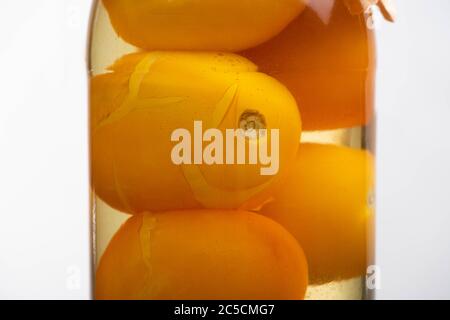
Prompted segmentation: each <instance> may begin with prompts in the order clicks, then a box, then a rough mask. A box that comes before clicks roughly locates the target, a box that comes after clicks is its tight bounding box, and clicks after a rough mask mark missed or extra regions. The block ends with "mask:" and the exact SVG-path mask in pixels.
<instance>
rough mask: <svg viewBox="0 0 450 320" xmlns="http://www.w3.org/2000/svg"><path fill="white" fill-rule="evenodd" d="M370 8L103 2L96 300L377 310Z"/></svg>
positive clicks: (325, 3) (345, 0) (98, 33)
mask: <svg viewBox="0 0 450 320" xmlns="http://www.w3.org/2000/svg"><path fill="white" fill-rule="evenodd" d="M376 2H378V1H376V0H375V1H359V0H357V1H356V0H310V1H304V0H277V1H274V0H258V1H255V0H252V1H243V0H239V1H235V0H226V1H222V0H215V1H210V0H204V1H189V0H188V1H186V0H184V1H177V0H174V1H170V2H168V1H162V0H159V1H158V0H156V1H145V0H135V1H128V0H102V1H97V2H96V3H94V9H93V18H92V23H91V41H90V53H89V60H90V61H89V77H90V119H91V120H90V126H91V127H90V139H91V187H92V195H93V196H92V199H93V201H92V215H93V225H94V246H93V252H94V259H93V260H94V263H95V266H94V268H95V298H97V299H152V300H154V299H156V300H158V299H181V300H185V299H186V300H192V299H206V300H210V299H226V300H230V299H231V300H236V299H250V300H256V299H273V300H278V299H289V300H290V299H295V300H297V299H363V298H370V297H371V292H370V290H369V289H371V288H367V286H366V281H365V278H366V271H367V268H368V266H370V265H372V264H374V228H375V224H374V219H375V206H374V190H375V185H374V183H375V181H374V166H375V165H374V155H375V153H374V147H375V143H374V128H375V126H374V121H375V111H374V94H375V40H374V31H373V28H371V27H372V24H371V23H370V22H371V21H372V20H371V17H372V10H373V7H372V6H369V4H374V3H376ZM378 4H379V5H380V7H381V8H382V12H383V13H384V14H385V16H386V17H388V18H390V15H389V14H390V13H391V11H390V10H389V6H387V5H386V4H387V1H380V2H379V3H378Z"/></svg>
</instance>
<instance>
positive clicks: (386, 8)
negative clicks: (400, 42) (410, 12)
mask: <svg viewBox="0 0 450 320" xmlns="http://www.w3.org/2000/svg"><path fill="white" fill-rule="evenodd" d="M345 3H346V5H347V7H348V9H349V10H350V12H351V13H352V14H361V13H364V12H367V11H368V10H370V8H371V7H372V6H374V5H377V6H378V7H379V8H380V10H381V13H382V14H383V16H384V18H385V19H386V20H388V21H390V22H394V21H395V20H396V17H397V9H396V6H395V0H345Z"/></svg>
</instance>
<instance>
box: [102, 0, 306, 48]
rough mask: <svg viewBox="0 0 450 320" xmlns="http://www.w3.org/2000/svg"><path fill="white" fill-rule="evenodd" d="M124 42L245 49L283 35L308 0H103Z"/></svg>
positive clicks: (145, 44)
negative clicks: (285, 28)
mask: <svg viewBox="0 0 450 320" xmlns="http://www.w3.org/2000/svg"><path fill="white" fill-rule="evenodd" d="M103 4H104V6H105V8H106V10H107V11H108V14H109V17H110V20H111V23H112V25H113V27H114V29H115V30H116V32H117V34H118V35H119V36H120V37H122V38H123V39H124V40H125V41H127V42H129V43H131V44H133V45H135V46H137V47H139V48H143V49H147V50H203V51H206V50H208V51H230V52H234V51H237V50H244V49H247V48H251V47H253V46H256V45H258V44H260V43H262V42H264V41H267V40H268V39H270V38H271V37H273V36H275V35H276V34H277V33H279V32H280V31H281V30H282V29H283V28H284V27H285V26H286V25H287V24H288V23H289V22H291V21H292V20H293V19H294V18H295V17H296V16H297V15H298V14H299V13H300V12H301V11H302V10H303V8H304V6H305V5H304V0H277V1H273V0H202V1H198V0H172V1H167V0H150V1H149V0H133V1H130V0H103Z"/></svg>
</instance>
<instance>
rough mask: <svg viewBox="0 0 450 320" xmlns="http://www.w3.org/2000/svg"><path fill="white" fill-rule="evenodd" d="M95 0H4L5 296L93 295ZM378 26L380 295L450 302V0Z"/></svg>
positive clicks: (0, 100)
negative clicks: (91, 54)
mask: <svg viewBox="0 0 450 320" xmlns="http://www.w3.org/2000/svg"><path fill="white" fill-rule="evenodd" d="M90 6H91V1H90V0H0V298H4V299H5V298H6V299H13V298H54V299H88V298H89V297H90V269H89V265H90V262H89V214H88V174H87V168H88V166H87V157H88V155H87V90H86V64H85V56H86V36H87V28H88V20H89V11H90ZM398 11H399V17H398V22H397V23H396V24H395V25H391V24H387V23H382V24H379V26H378V41H379V77H378V78H379V79H378V110H379V119H378V120H379V128H378V129H379V130H378V214H379V215H378V240H379V241H378V263H379V265H380V266H381V270H382V289H381V290H380V291H379V294H378V297H379V298H381V299H422V298H424V299H431V298H438V299H442V298H450V187H449V182H450V141H449V139H450V62H449V57H450V21H449V18H448V12H450V1H448V0H398Z"/></svg>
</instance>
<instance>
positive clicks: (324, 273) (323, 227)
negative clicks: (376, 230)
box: [261, 144, 374, 284]
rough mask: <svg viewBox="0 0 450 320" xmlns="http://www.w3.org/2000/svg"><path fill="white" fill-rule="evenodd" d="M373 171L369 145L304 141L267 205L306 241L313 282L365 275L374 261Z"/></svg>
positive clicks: (265, 210) (273, 215) (268, 210)
mask: <svg viewBox="0 0 450 320" xmlns="http://www.w3.org/2000/svg"><path fill="white" fill-rule="evenodd" d="M373 171H374V164H373V157H372V156H371V154H370V153H369V152H367V151H362V150H355V149H350V148H346V147H337V146H333V145H320V144H302V145H301V146H300V149H299V152H298V157H297V160H296V162H295V165H294V167H293V168H292V169H291V170H290V175H289V178H288V179H286V181H284V183H283V185H282V186H281V187H280V188H278V190H277V191H276V192H275V194H274V196H273V199H274V200H273V201H272V202H270V203H268V204H267V205H266V206H264V207H263V208H262V211H261V213H262V214H264V215H266V216H268V217H270V218H272V219H274V220H275V221H277V222H279V223H280V224H281V225H283V226H284V227H285V228H286V229H287V230H288V231H290V232H291V233H292V235H294V237H296V238H297V240H298V242H299V243H300V244H301V246H302V248H303V249H304V251H305V254H306V257H307V260H308V265H309V271H310V274H309V275H310V281H311V283H312V284H320V283H325V282H329V281H334V280H342V279H348V278H352V277H356V276H363V275H364V274H365V272H366V267H367V264H368V263H371V262H372V254H373V252H372V249H371V246H372V245H373V219H374V215H373V209H372V208H371V204H370V201H371V198H372V196H373V195H372V193H373V187H374V176H373Z"/></svg>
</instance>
